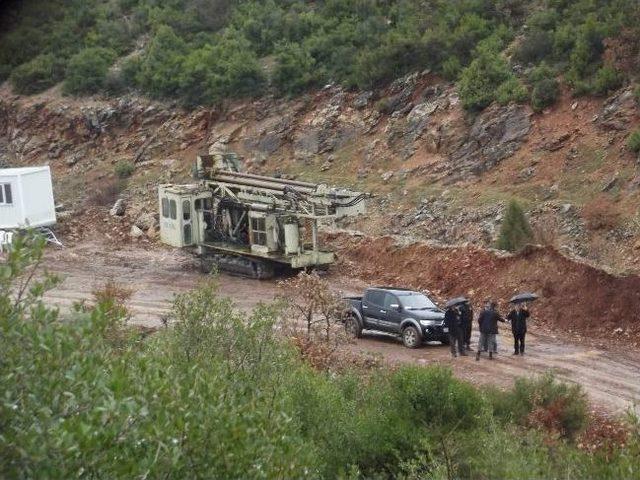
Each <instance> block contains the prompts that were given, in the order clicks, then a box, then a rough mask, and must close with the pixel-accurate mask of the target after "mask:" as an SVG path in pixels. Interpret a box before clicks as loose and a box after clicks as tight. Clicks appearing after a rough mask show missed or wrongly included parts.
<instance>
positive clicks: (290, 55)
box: [271, 43, 315, 94]
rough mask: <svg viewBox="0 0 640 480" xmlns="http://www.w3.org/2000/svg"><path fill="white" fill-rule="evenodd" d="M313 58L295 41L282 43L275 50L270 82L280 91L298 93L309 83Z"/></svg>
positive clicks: (310, 81)
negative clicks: (274, 61)
mask: <svg viewBox="0 0 640 480" xmlns="http://www.w3.org/2000/svg"><path fill="white" fill-rule="evenodd" d="M314 67H315V60H314V58H313V57H312V56H311V54H310V53H309V51H308V50H306V49H305V48H304V47H302V46H301V45H299V44H297V43H287V44H282V45H279V46H278V47H277V50H276V65H275V68H274V70H273V73H272V75H271V82H272V83H273V85H274V86H275V87H276V88H277V89H278V91H279V92H282V93H289V94H291V93H298V92H300V91H302V90H304V89H305V88H307V87H309V85H311V84H312V83H313V82H314V80H315V78H314V71H315V68H314Z"/></svg>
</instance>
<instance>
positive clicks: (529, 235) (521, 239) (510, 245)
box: [497, 200, 533, 252]
mask: <svg viewBox="0 0 640 480" xmlns="http://www.w3.org/2000/svg"><path fill="white" fill-rule="evenodd" d="M532 239H533V230H531V226H530V225H529V221H528V220H527V217H526V216H525V214H524V211H523V210H522V207H521V206H520V205H519V204H518V202H516V201H515V200H513V201H511V202H510V203H509V206H508V207H507V212H506V214H505V216H504V220H503V221H502V226H501V228H500V236H499V237H498V245H497V247H498V248H499V249H501V250H507V251H509V252H516V251H518V250H521V249H522V248H523V247H524V246H525V245H527V244H529V243H530V242H531V240H532Z"/></svg>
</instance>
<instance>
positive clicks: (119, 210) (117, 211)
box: [109, 198, 126, 217]
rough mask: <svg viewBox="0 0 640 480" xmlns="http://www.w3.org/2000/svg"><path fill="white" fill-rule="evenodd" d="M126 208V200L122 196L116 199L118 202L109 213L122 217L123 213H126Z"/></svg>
mask: <svg viewBox="0 0 640 480" xmlns="http://www.w3.org/2000/svg"><path fill="white" fill-rule="evenodd" d="M125 210H126V206H125V204H124V200H123V199H122V198H119V199H117V200H116V203H114V204H113V207H111V210H109V214H110V215H111V216H112V217H121V216H122V215H124V212H125Z"/></svg>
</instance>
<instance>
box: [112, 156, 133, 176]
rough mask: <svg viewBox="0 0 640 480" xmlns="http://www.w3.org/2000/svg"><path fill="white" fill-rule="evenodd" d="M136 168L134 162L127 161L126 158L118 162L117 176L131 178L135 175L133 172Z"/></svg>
mask: <svg viewBox="0 0 640 480" xmlns="http://www.w3.org/2000/svg"><path fill="white" fill-rule="evenodd" d="M135 169H136V167H135V165H134V164H133V163H131V162H127V161H125V160H121V161H119V162H118V163H116V168H115V172H116V176H117V177H118V178H120V179H125V178H129V177H130V176H131V175H133V172H134V171H135Z"/></svg>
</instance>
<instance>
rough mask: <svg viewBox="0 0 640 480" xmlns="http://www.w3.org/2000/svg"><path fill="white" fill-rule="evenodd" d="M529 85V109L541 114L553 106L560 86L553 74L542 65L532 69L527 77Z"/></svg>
mask: <svg viewBox="0 0 640 480" xmlns="http://www.w3.org/2000/svg"><path fill="white" fill-rule="evenodd" d="M528 80H529V84H530V85H531V108H533V110H534V111H535V112H541V111H542V110H544V109H545V108H546V107H548V106H551V105H553V104H554V103H555V102H556V100H557V99H558V95H559V94H560V84H559V83H558V81H557V80H556V78H555V72H554V71H553V70H552V69H551V68H549V67H548V66H547V65H546V64H544V63H542V64H540V65H539V66H537V67H535V68H533V69H532V70H531V72H530V73H529V75H528Z"/></svg>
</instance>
